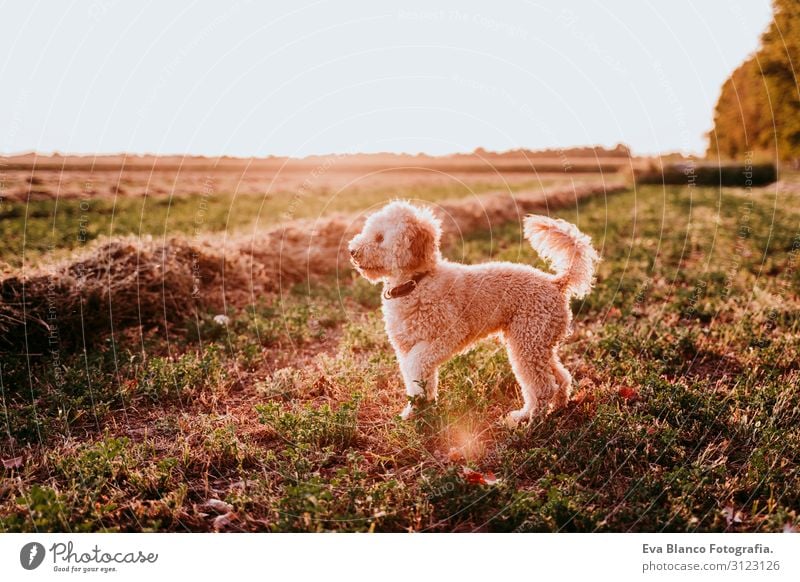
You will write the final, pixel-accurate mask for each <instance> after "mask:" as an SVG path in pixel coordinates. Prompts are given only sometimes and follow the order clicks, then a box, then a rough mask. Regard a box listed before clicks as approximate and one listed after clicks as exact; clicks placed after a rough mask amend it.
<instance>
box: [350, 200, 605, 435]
mask: <svg viewBox="0 0 800 582" xmlns="http://www.w3.org/2000/svg"><path fill="white" fill-rule="evenodd" d="M524 227H525V236H526V238H527V239H528V240H529V241H530V243H531V245H532V246H533V248H534V249H535V250H536V251H537V252H538V253H539V254H540V255H541V256H542V257H543V258H545V259H547V260H548V261H549V262H550V264H551V265H552V267H553V269H554V270H555V271H556V273H554V274H553V273H546V272H544V271H540V270H538V269H535V268H533V267H531V266H528V265H521V264H517V263H508V262H491V263H484V264H479V265H462V264H459V263H453V262H450V261H448V260H446V259H443V258H442V257H441V254H440V252H439V242H440V239H441V224H440V222H439V220H438V219H437V218H436V217H435V216H434V214H433V213H432V212H431V211H430V210H429V209H427V208H418V207H415V206H412V205H411V204H409V203H406V202H400V201H397V202H392V203H390V204H388V205H387V206H385V207H384V208H383V209H382V210H380V211H379V212H377V213H375V214H373V215H371V216H370V217H369V218H368V219H367V221H366V223H365V224H364V228H363V229H362V231H361V232H360V233H359V234H358V235H356V236H355V237H354V238H353V239H352V240H351V241H350V244H349V249H350V254H351V257H352V262H353V265H354V266H355V267H356V269H357V270H358V271H359V272H360V273H361V274H362V275H363V276H364V277H366V278H367V279H368V280H370V281H371V282H373V283H383V285H384V289H385V291H388V290H390V289H393V288H396V287H398V286H400V285H403V284H404V283H407V282H408V281H409V280H411V279H412V278H415V279H418V283H417V285H416V288H415V289H414V290H413V291H412V292H411V293H409V294H408V295H405V296H402V297H396V298H388V297H387V293H386V292H385V293H384V299H383V315H384V321H385V324H386V332H387V334H388V336H389V340H390V342H391V344H392V346H393V347H394V350H395V353H396V354H397V359H398V361H399V363H400V371H401V373H402V375H403V381H404V383H405V388H406V394H407V396H408V399H409V404H408V405H407V406H406V408H405V410H404V411H403V412H402V413H401V414H402V416H403V417H404V418H406V417H408V416H409V415H410V414H412V412H413V403H414V402H415V401H416V400H417V398H420V397H422V398H428V399H435V398H436V395H437V388H438V368H439V366H440V365H442V364H443V363H444V362H446V361H447V360H448V359H450V358H451V357H452V356H454V355H455V354H457V353H459V352H461V351H463V350H465V349H467V348H468V347H469V346H470V345H471V344H473V343H474V342H475V341H477V340H479V339H481V338H484V337H486V336H489V335H492V334H497V335H499V336H500V337H501V338H502V340H503V342H504V343H505V346H506V348H507V350H508V355H509V360H510V361H511V367H512V369H513V370H514V375H515V376H516V378H517V381H518V382H519V385H520V388H521V391H522V399H523V406H522V408H521V409H519V410H516V411H514V412H512V413H511V414H510V415H509V419H510V420H511V421H512V422H518V421H520V420H522V419H525V418H529V417H530V416H531V415H532V414H533V413H534V412H536V411H538V410H546V409H547V408H548V407H549V406H552V407H560V406H563V405H565V404H566V403H567V400H568V399H569V393H570V387H571V384H572V378H571V376H570V373H569V372H568V371H567V370H566V368H565V367H564V366H563V365H562V363H561V362H560V360H559V358H558V354H557V348H558V346H559V344H560V343H561V342H562V341H563V340H564V338H565V337H566V336H567V334H568V332H569V328H570V321H571V317H572V313H571V311H570V307H569V299H570V297H581V296H584V295H585V294H586V293H588V292H589V290H590V289H591V287H592V278H593V275H594V270H595V266H596V263H597V261H598V255H597V252H596V251H595V250H594V248H593V247H592V243H591V240H590V239H589V237H588V236H586V235H585V234H583V233H581V232H580V231H579V230H578V229H577V228H576V227H575V226H574V225H572V224H569V223H568V222H565V221H563V220H556V219H552V218H548V217H545V216H528V217H526V218H525V221H524ZM421 273H427V274H426V275H425V276H424V277H422V278H419V274H421Z"/></svg>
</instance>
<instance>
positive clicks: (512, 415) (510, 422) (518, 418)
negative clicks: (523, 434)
mask: <svg viewBox="0 0 800 582" xmlns="http://www.w3.org/2000/svg"><path fill="white" fill-rule="evenodd" d="M530 417H531V413H530V412H527V411H525V410H515V411H514V412H509V413H508V415H507V416H506V426H508V427H509V428H516V427H517V426H519V423H520V422H522V421H523V420H530Z"/></svg>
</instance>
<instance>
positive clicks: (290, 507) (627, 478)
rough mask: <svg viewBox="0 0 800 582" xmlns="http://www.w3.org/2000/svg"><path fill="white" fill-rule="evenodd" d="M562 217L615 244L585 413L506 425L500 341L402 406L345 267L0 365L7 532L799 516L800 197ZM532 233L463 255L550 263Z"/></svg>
mask: <svg viewBox="0 0 800 582" xmlns="http://www.w3.org/2000/svg"><path fill="white" fill-rule="evenodd" d="M401 194H403V195H406V196H413V197H416V198H422V199H428V200H432V199H437V198H440V197H450V196H453V195H454V192H452V191H447V192H442V191H439V190H438V189H435V190H433V191H424V190H419V191H414V192H409V193H405V192H402V193H401ZM382 196H383V194H382V193H376V194H374V197H373V198H369V197H368V198H369V199H368V200H367V201H366V202H364V201H363V200H362V201H361V202H359V204H363V205H364V206H368V205H369V204H371V203H374V202H377V201H379V200H381V199H382ZM75 203H77V201H75ZM129 203H130V204H131V205H132V206H131V207H130V208H128V207H125V208H123V207H121V206H117V210H116V212H118V213H119V216H122V215H123V214H124V216H125V218H124V220H125V221H126V224H128V225H129V226H128V227H126V228H131V229H133V232H136V228H137V225H138V224H139V221H140V220H142V217H144V221H145V222H147V224H148V225H149V226H148V229H150V230H153V231H157V230H158V229H159V228H161V224H162V220H175V221H176V222H174V223H170V224H172V225H173V226H171V227H170V228H175V229H183V228H184V227H185V229H186V230H190V229H191V228H193V226H192V224H193V221H192V219H190V218H188V217H189V216H192V215H194V214H195V211H196V208H193V207H192V205H193V204H196V202H189V201H187V202H186V204H187V205H188V206H187V208H186V209H185V210H178V209H177V208H176V207H175V206H172V207H171V208H172V210H170V215H169V216H170V218H169V219H166V218H164V217H165V216H166V213H163V214H159V213H157V212H154V211H152V207H148V208H149V209H145V211H144V212H142V211H141V209H140V206H137V205H140V204H142V202H141V201H137V200H131V201H130V202H129ZM147 204H148V205H149V204H151V202H149V201H148V203H147ZM248 204H249V202H248ZM342 204H343V205H342V207H341V208H340V209H342V210H349V209H352V207H351V206H349V204H352V202H343V203H342ZM227 207H228V204H227V203H225V204H221V205H220V207H219V209H218V211H217V210H214V211H213V212H212V211H211V210H209V222H210V223H214V224H219V225H221V224H228V225H230V221H231V220H234V221H241V222H239V223H238V224H240V225H242V226H245V227H246V226H248V225H249V224H250V223H249V222H248V221H250V220H252V213H253V210H254V209H252V208H241V209H240V210H237V212H235V213H233V214H231V213H229V212H227V211H228V208H227ZM36 208H37V207H36V205H32V206H29V209H30V210H29V212H36ZM6 211H7V210H6ZM151 211H152V212H151ZM48 212H50V210H48V209H47V208H44V209H43V210H41V214H43V215H46V216H50V215H49V214H48ZM309 212H313V213H316V212H318V210H315V209H313V210H310V211H309ZM101 214H102V213H101ZM212 214H213V216H214V218H213V219H211V218H210V216H211V215H212ZM555 214H556V215H558V216H561V217H563V218H566V219H567V220H570V221H573V222H575V223H577V224H578V226H579V227H580V228H581V229H582V230H583V231H584V232H586V233H588V234H590V235H591V236H592V237H593V240H594V241H595V243H596V245H597V246H598V248H599V249H601V252H602V255H603V258H604V260H603V262H602V263H601V265H600V268H599V277H598V284H597V287H596V289H595V290H594V292H593V293H592V294H591V295H590V296H589V297H588V298H587V299H586V300H585V301H584V302H579V303H575V304H574V310H575V312H576V321H575V334H574V335H573V337H572V338H571V339H570V340H569V342H568V343H567V345H565V346H564V348H563V353H564V358H563V359H564V361H565V363H566V365H567V366H568V368H570V370H571V371H572V373H573V375H574V377H575V382H576V386H575V388H574V394H573V398H572V400H571V402H570V404H569V406H568V407H567V408H566V409H564V410H561V411H558V412H556V413H554V414H552V415H550V416H548V417H546V418H539V419H537V420H535V421H534V422H532V423H531V424H530V425H527V426H522V427H519V428H517V429H514V430H511V429H508V428H506V427H505V426H503V425H502V424H501V422H500V421H501V419H502V417H503V415H504V414H505V413H506V412H508V411H509V410H511V409H513V408H515V407H517V404H518V400H519V395H518V392H517V387H516V385H515V382H514V379H513V376H512V374H511V371H510V369H509V366H508V362H507V360H506V356H505V354H504V352H503V350H502V349H500V347H499V345H497V344H495V343H493V342H492V341H486V342H484V343H482V344H480V345H479V346H478V347H477V348H476V349H474V350H472V351H471V352H469V353H468V354H465V355H461V356H458V357H457V358H455V359H454V360H452V361H451V362H449V363H448V364H447V365H446V366H445V368H444V369H443V371H442V374H441V388H440V400H439V402H438V403H437V404H435V405H433V406H431V407H430V408H428V409H426V410H425V411H424V412H423V413H422V414H420V415H419V417H417V418H416V419H414V420H413V421H409V422H402V421H400V420H399V419H398V418H397V416H396V414H397V413H398V412H399V411H400V409H401V408H402V407H403V405H404V398H403V391H402V388H401V382H400V378H399V375H398V371H397V366H396V363H395V361H394V357H393V354H392V352H391V350H390V348H389V346H388V343H387V341H386V338H385V335H384V333H383V329H382V322H381V319H380V312H379V309H378V306H379V290H378V289H377V288H375V287H371V286H369V285H367V284H366V283H365V282H364V281H362V280H360V279H358V278H356V276H355V274H353V273H344V274H342V275H341V276H340V277H339V278H338V279H333V278H330V279H323V280H316V281H313V282H310V283H308V284H301V285H297V286H295V287H294V288H293V289H292V290H291V291H289V292H287V293H286V294H284V295H283V296H270V297H264V298H263V299H262V301H260V302H259V303H257V304H255V305H252V306H250V307H248V308H246V309H241V310H231V312H229V313H227V314H226V315H227V316H228V317H229V318H230V320H229V321H228V322H227V323H219V322H218V320H219V318H217V320H215V316H217V315H219V314H216V313H198V314H187V319H186V322H185V324H184V325H181V326H176V327H174V328H172V329H170V330H169V333H167V334H164V333H163V332H161V331H159V330H155V329H154V330H150V329H144V330H142V333H141V334H140V333H138V332H136V331H130V332H120V333H118V334H116V336H115V337H114V338H113V340H112V339H111V338H109V339H108V340H107V341H105V342H103V343H101V344H100V345H97V346H91V347H90V348H89V349H88V351H86V352H85V353H58V352H57V351H56V352H53V353H50V354H45V355H42V356H38V357H25V356H20V355H6V356H4V357H3V361H2V370H1V372H2V373H1V374H0V380H2V383H0V387H1V388H2V409H1V410H0V423H2V427H3V431H4V433H5V438H3V439H2V440H0V443H2V444H0V456H1V457H2V459H3V466H2V468H0V530H6V531H31V530H39V531H51V530H57V531H95V530H110V531H116V530H123V531H141V530H159V531H161V530H169V531H172V530H174V531H185V530H191V531H204V530H215V529H216V530H234V531H238V530H245V531H251V530H259V531H262V530H268V531H328V530H333V531H474V530H478V531H583V532H586V531H662V530H663V531H723V530H734V531H781V530H784V529H796V528H798V527H800V487H798V483H800V394H798V386H799V385H800V365H799V364H798V357H799V356H800V316H799V314H800V312H799V311H798V307H800V300H799V299H798V296H797V289H798V288H800V287H799V286H800V262H798V253H800V195H798V194H782V195H781V196H780V198H779V199H778V200H777V201H776V197H775V192H774V190H769V189H767V190H764V191H758V190H756V191H752V192H750V191H746V190H733V189H723V190H722V191H721V192H720V191H719V190H715V189H701V188H697V189H694V190H688V189H686V188H668V189H666V190H664V189H661V188H658V187H646V188H640V189H638V190H637V191H633V190H631V191H627V192H625V193H622V194H617V195H614V196H612V197H608V198H607V199H602V198H596V199H592V200H585V201H583V202H581V203H580V205H579V206H578V207H573V208H562V209H559V210H558V211H557V212H555ZM234 215H235V216H234ZM181 216H186V217H187V218H179V217H181ZM223 217H225V218H223ZM4 224H17V223H16V222H13V223H9V222H8V221H7V220H6V221H5V222H4ZM117 224H119V223H117ZM181 225H183V226H181ZM187 225H188V226H187ZM97 228H98V231H97V232H103V230H104V228H105V227H103V226H98V227H97ZM217 230H219V229H217ZM45 232H46V231H45ZM61 232H62V231H61V229H60V228H57V233H58V234H57V235H56V236H60V235H61ZM520 234H521V233H520V226H519V225H518V224H508V225H506V226H504V227H502V228H500V229H497V230H494V231H493V232H475V233H469V234H468V235H467V237H466V238H465V239H464V240H463V241H462V242H461V243H460V244H458V245H456V246H453V247H450V248H447V249H445V252H446V254H447V255H448V256H449V257H450V258H452V259H455V260H459V261H464V262H480V261H485V260H488V259H489V258H495V259H509V260H513V261H521V262H534V261H535V260H536V259H535V257H534V253H533V251H532V250H530V248H529V247H528V246H527V243H523V242H521V237H520ZM37 236H38V235H37ZM14 240H15V239H12V238H10V237H6V240H5V242H4V243H3V244H5V245H6V246H5V247H4V250H3V258H4V260H6V261H8V262H11V259H9V257H12V256H14V253H15V252H17V251H16V249H14V248H13V247H10V246H8V245H10V244H15V243H13V241H14ZM68 245H69V243H68V242H66V239H64V240H59V241H57V242H56V246H57V247H58V248H62V249H65V248H67V247H68ZM537 264H538V263H537Z"/></svg>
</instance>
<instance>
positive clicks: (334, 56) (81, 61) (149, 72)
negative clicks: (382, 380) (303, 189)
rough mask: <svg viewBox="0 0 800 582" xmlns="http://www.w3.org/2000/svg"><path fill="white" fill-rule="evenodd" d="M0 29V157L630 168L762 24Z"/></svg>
mask: <svg viewBox="0 0 800 582" xmlns="http://www.w3.org/2000/svg"><path fill="white" fill-rule="evenodd" d="M401 4H402V6H403V8H399V6H400V5H401ZM0 15H2V16H0V128H1V129H2V131H0V153H15V152H21V151H28V150H38V151H41V152H52V151H61V152H69V153H73V152H74V153H116V152H124V151H127V152H136V153H164V154H205V155H217V154H226V155H241V156H250V155H270V154H275V155H293V156H303V155H308V154H315V153H333V152H345V151H362V152H373V151H398V152H419V151H423V152H427V153H432V154H441V153H449V152H457V151H471V150H473V149H475V148H476V147H479V146H480V147H484V148H486V149H489V150H505V149H512V148H519V147H525V148H531V149H538V148H545V147H563V146H570V145H582V144H602V145H608V146H610V145H614V144H615V143H617V142H624V143H627V144H629V145H630V146H631V147H632V148H633V150H634V152H635V153H639V154H645V153H654V152H659V151H672V150H683V151H685V152H700V151H702V150H703V149H704V147H705V138H704V133H705V132H706V131H707V130H708V129H709V127H710V125H711V115H712V110H713V107H714V103H715V102H716V99H717V96H718V93H719V88H720V85H721V84H722V82H723V81H724V80H725V78H726V77H727V76H728V75H729V74H730V72H731V71H732V70H733V69H734V68H735V67H736V66H738V65H739V64H740V62H741V61H742V60H743V59H744V58H745V57H746V56H747V55H748V54H749V53H751V52H752V51H753V50H754V49H755V48H756V46H757V44H758V37H759V34H760V33H761V32H762V30H763V29H764V28H765V27H766V25H767V23H768V21H769V18H770V6H769V2H768V0H694V1H690V0H669V1H668V0H663V1H657V0H646V1H639V2H631V1H629V0H628V1H623V0H613V1H606V2H600V1H596V2H595V1H571V2H564V1H558V2H557V1H545V0H538V1H533V2H525V1H519V2H494V3H487V2H475V1H463V0H459V1H451V2H430V1H428V2H422V1H410V2H402V3H398V2H334V1H318V2H303V1H292V2H288V1H287V2H274V1H270V2H246V1H242V2H227V3H223V2H219V3H216V4H212V3H210V2H194V3H188V2H181V3H178V2H122V1H115V0H90V1H88V2H57V1H55V0H53V1H46V2H32V1H17V0H15V1H12V2H0Z"/></svg>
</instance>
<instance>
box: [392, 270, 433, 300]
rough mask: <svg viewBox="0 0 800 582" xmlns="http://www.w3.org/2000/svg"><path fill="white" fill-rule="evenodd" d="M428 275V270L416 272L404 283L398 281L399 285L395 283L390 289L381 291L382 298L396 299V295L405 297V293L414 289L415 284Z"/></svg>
mask: <svg viewBox="0 0 800 582" xmlns="http://www.w3.org/2000/svg"><path fill="white" fill-rule="evenodd" d="M428 275H429V272H428V271H425V272H424V273H416V274H415V275H414V276H413V277H411V278H410V279H409V280H408V281H406V282H405V283H400V284H399V285H395V286H394V287H392V288H391V289H387V290H385V291H384V292H383V298H384V299H397V298H398V297H405V296H406V295H408V294H410V293H411V292H412V291H414V289H416V288H417V284H418V283H419V282H420V281H422V280H423V279H424V278H425V277H427V276H428Z"/></svg>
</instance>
